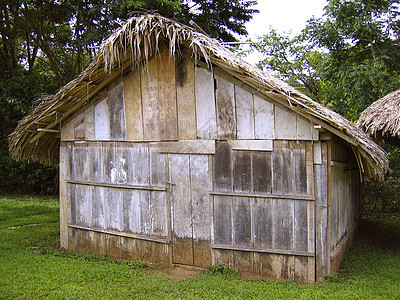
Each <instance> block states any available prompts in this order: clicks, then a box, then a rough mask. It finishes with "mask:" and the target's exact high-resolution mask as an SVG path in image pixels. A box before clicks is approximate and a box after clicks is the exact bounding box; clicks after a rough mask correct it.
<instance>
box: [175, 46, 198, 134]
mask: <svg viewBox="0 0 400 300" xmlns="http://www.w3.org/2000/svg"><path fill="white" fill-rule="evenodd" d="M175 70H176V100H177V106H178V137H179V139H196V138H197V134H196V99H195V79H194V72H195V71H194V61H193V59H191V58H190V57H189V56H188V55H186V54H182V55H176V63H175Z"/></svg>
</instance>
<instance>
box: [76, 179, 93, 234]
mask: <svg viewBox="0 0 400 300" xmlns="http://www.w3.org/2000/svg"><path fill="white" fill-rule="evenodd" d="M90 198H91V187H90V186H86V185H76V186H75V200H76V224H78V225H82V226H86V227H89V226H90V224H91V201H90Z"/></svg>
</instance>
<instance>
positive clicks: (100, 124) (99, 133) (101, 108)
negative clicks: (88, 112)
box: [94, 98, 111, 141]
mask: <svg viewBox="0 0 400 300" xmlns="http://www.w3.org/2000/svg"><path fill="white" fill-rule="evenodd" d="M94 136H95V139H96V140H103V141H108V140H110V138H111V135H110V114H109V109H108V98H105V99H103V100H101V101H100V102H99V103H97V104H95V106H94Z"/></svg>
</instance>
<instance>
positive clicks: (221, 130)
mask: <svg viewBox="0 0 400 300" xmlns="http://www.w3.org/2000/svg"><path fill="white" fill-rule="evenodd" d="M215 82H216V90H215V98H216V108H217V132H218V138H219V139H222V140H226V139H228V138H231V139H232V138H236V116H235V87H234V84H233V83H232V82H229V81H228V80H226V79H224V78H222V77H219V76H217V75H215Z"/></svg>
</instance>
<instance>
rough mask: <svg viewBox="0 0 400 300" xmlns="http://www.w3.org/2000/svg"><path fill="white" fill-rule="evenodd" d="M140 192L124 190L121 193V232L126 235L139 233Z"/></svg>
mask: <svg viewBox="0 0 400 300" xmlns="http://www.w3.org/2000/svg"><path fill="white" fill-rule="evenodd" d="M139 193H140V191H136V190H125V191H124V192H123V199H122V201H123V203H122V211H123V221H124V222H123V231H124V232H128V233H140V229H141V227H140V200H139Z"/></svg>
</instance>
